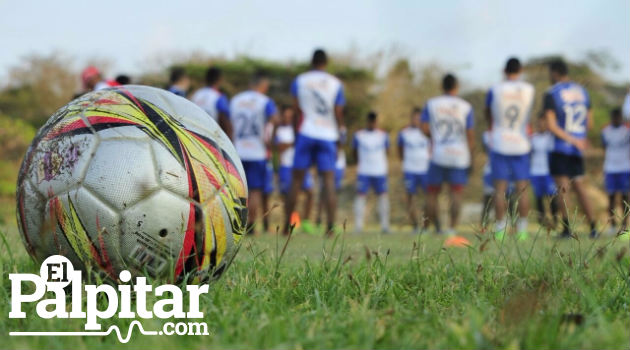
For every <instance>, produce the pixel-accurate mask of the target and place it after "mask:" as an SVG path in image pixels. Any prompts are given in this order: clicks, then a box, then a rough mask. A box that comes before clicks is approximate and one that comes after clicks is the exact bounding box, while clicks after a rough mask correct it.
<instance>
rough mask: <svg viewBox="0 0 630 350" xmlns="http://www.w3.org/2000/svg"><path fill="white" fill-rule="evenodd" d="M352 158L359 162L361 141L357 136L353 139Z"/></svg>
mask: <svg viewBox="0 0 630 350" xmlns="http://www.w3.org/2000/svg"><path fill="white" fill-rule="evenodd" d="M352 156H353V157H354V161H355V162H357V163H358V162H359V140H357V135H356V134H355V135H354V137H353V138H352Z"/></svg>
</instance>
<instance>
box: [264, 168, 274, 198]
mask: <svg viewBox="0 0 630 350" xmlns="http://www.w3.org/2000/svg"><path fill="white" fill-rule="evenodd" d="M272 192H273V164H271V162H270V161H267V172H266V173H265V188H264V189H263V193H264V194H271V193H272Z"/></svg>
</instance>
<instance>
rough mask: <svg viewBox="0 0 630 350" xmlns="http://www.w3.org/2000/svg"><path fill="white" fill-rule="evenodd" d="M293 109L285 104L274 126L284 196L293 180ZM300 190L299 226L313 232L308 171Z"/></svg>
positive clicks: (311, 200) (280, 183) (311, 197)
mask: <svg viewBox="0 0 630 350" xmlns="http://www.w3.org/2000/svg"><path fill="white" fill-rule="evenodd" d="M294 115H295V110H294V109H293V108H291V107H288V106H285V107H283V108H282V114H281V119H280V125H278V127H277V128H276V136H275V140H274V141H275V142H274V144H275V146H276V150H277V151H278V155H279V159H280V167H279V168H278V183H279V186H280V193H281V194H282V195H283V196H284V197H285V200H286V197H287V196H288V195H289V191H290V190H291V182H292V181H293V176H292V175H293V174H292V171H293V159H294V157H295V147H294V145H295V124H294V120H295V117H294ZM301 192H303V193H304V197H305V198H304V207H303V210H302V214H301V215H300V221H301V228H302V230H303V231H304V232H305V233H311V232H313V230H314V229H313V227H312V224H311V223H310V221H309V217H310V213H311V208H312V207H313V177H312V176H311V174H310V172H308V173H306V176H304V181H302V188H301Z"/></svg>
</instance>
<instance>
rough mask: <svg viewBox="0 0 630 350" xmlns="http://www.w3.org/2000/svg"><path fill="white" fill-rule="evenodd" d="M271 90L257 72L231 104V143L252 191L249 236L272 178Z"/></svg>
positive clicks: (267, 81)
mask: <svg viewBox="0 0 630 350" xmlns="http://www.w3.org/2000/svg"><path fill="white" fill-rule="evenodd" d="M268 89H269V79H268V78H267V77H266V75H265V74H263V73H257V74H256V75H255V76H254V78H253V79H252V83H251V88H250V89H249V90H247V91H243V92H241V93H239V94H237V95H236V96H234V98H232V101H231V102H230V111H231V117H230V118H231V119H232V121H233V125H234V134H233V137H232V140H233V142H234V147H235V148H236V152H237V153H238V156H239V157H240V158H241V161H242V163H243V169H244V170H245V176H246V178H247V187H248V190H249V196H248V201H247V202H248V205H247V207H248V218H247V222H248V230H247V231H248V233H250V234H252V233H254V222H255V220H256V217H257V215H258V214H259V213H260V211H261V208H262V200H263V198H262V196H263V192H264V191H265V187H267V186H268V183H269V181H268V180H267V178H268V176H270V174H269V171H268V164H269V163H268V153H267V151H268V148H269V147H268V146H269V145H268V140H267V139H268V138H266V137H265V126H266V125H267V123H272V124H274V125H276V124H277V121H276V119H277V116H276V114H277V113H276V105H275V104H274V102H273V100H271V99H270V98H269V97H268V96H267V95H265V94H266V93H267V90H268ZM272 134H273V132H272ZM272 174H273V172H272ZM272 174H271V176H273V175H272ZM260 214H264V213H260Z"/></svg>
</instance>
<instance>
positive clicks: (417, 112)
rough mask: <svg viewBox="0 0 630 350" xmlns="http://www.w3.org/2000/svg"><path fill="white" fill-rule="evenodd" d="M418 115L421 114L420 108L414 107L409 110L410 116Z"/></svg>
mask: <svg viewBox="0 0 630 350" xmlns="http://www.w3.org/2000/svg"><path fill="white" fill-rule="evenodd" d="M419 113H422V108H420V106H414V107H413V109H412V110H411V115H416V114H419Z"/></svg>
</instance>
